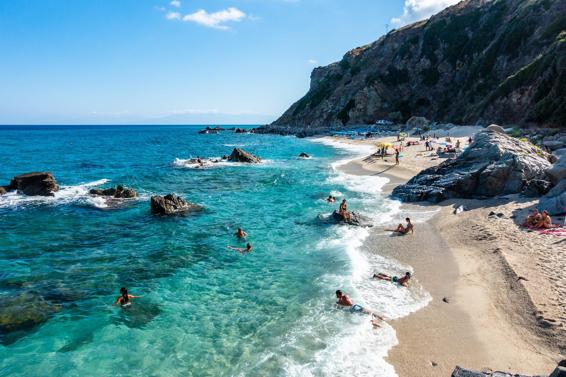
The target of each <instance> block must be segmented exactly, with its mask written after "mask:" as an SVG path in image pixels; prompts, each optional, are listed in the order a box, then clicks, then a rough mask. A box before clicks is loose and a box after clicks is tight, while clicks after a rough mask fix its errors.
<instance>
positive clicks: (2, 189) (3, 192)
mask: <svg viewBox="0 0 566 377" xmlns="http://www.w3.org/2000/svg"><path fill="white" fill-rule="evenodd" d="M5 193H6V188H5V187H4V186H0V195H4V194H5Z"/></svg>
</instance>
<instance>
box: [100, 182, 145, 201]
mask: <svg viewBox="0 0 566 377" xmlns="http://www.w3.org/2000/svg"><path fill="white" fill-rule="evenodd" d="M89 193H90V194H91V195H98V196H110V197H113V198H117V199H131V198H135V197H136V196H137V193H136V192H135V191H134V190H132V189H130V188H125V187H124V186H120V185H118V186H117V187H116V188H113V187H111V188H107V189H92V190H90V191H89Z"/></svg>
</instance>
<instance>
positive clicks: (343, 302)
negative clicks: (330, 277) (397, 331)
mask: <svg viewBox="0 0 566 377" xmlns="http://www.w3.org/2000/svg"><path fill="white" fill-rule="evenodd" d="M336 299H337V300H336V304H338V305H340V306H344V307H347V308H350V312H352V313H364V314H370V315H371V317H372V320H371V324H372V325H373V327H379V326H380V325H381V323H380V321H384V320H385V319H384V318H383V317H381V316H379V315H377V314H376V313H374V312H372V311H371V310H368V309H365V308H364V307H363V306H361V305H358V304H354V303H353V302H352V299H351V298H350V296H348V295H347V294H345V293H342V291H341V290H339V289H338V290H337V291H336Z"/></svg>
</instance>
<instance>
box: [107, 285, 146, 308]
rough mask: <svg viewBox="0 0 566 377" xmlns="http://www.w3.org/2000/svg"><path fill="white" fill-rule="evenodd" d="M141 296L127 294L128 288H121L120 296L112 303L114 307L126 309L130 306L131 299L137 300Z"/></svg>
mask: <svg viewBox="0 0 566 377" xmlns="http://www.w3.org/2000/svg"><path fill="white" fill-rule="evenodd" d="M139 297H142V296H134V295H131V294H129V293H128V288H126V287H122V288H120V296H118V298H117V299H116V302H114V305H120V306H121V307H122V308H127V307H130V306H132V299H133V298H139Z"/></svg>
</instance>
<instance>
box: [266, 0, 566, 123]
mask: <svg viewBox="0 0 566 377" xmlns="http://www.w3.org/2000/svg"><path fill="white" fill-rule="evenodd" d="M414 115H417V116H424V117H426V118H428V119H430V120H433V121H438V122H451V123H460V124H464V123H467V124H472V123H477V122H480V123H486V124H489V123H498V124H516V125H520V126H525V125H529V124H535V125H539V126H545V127H561V128H562V127H566V0H465V1H462V2H460V3H459V4H457V5H454V6H452V7H449V8H447V9H445V10H444V11H442V12H440V13H439V14H437V15H435V16H433V17H431V18H430V19H428V20H425V21H421V22H417V23H414V24H412V25H408V26H405V27H403V28H400V29H398V30H393V31H391V32H390V33H388V34H387V35H385V36H383V37H381V38H380V39H379V40H377V41H376V42H373V43H371V44H369V45H366V46H363V47H358V48H355V49H353V50H351V51H349V52H348V53H347V54H346V55H344V57H343V59H342V60H341V61H339V62H336V63H332V64H330V65H328V66H326V67H318V68H315V69H314V70H313V72H312V74H311V84H310V89H309V91H308V93H307V94H306V95H305V96H304V97H303V98H301V99H300V100H299V101H297V102H295V103H294V104H293V105H292V106H291V107H290V108H289V109H288V110H287V111H286V112H285V113H284V114H283V115H282V116H281V117H280V118H279V119H277V120H276V121H275V122H273V123H272V124H271V125H268V126H265V127H263V131H267V132H277V133H295V134H296V133H303V134H305V133H306V134H311V133H317V132H323V131H324V130H328V129H330V128H340V127H343V126H347V125H356V124H373V123H374V122H376V121H377V120H379V119H387V120H391V121H395V122H404V121H406V120H407V119H408V118H409V117H411V116H414Z"/></svg>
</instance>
